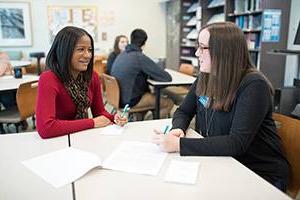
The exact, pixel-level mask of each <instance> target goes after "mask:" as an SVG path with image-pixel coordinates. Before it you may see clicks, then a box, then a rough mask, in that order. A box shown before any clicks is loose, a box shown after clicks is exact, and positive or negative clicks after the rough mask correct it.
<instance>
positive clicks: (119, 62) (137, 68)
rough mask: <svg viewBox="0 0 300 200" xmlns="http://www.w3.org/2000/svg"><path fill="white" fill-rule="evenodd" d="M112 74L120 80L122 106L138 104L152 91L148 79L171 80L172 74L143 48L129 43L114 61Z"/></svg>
mask: <svg viewBox="0 0 300 200" xmlns="http://www.w3.org/2000/svg"><path fill="white" fill-rule="evenodd" d="M111 74H112V76H114V77H116V78H117V80H118V81H119V85H120V89H121V103H120V104H121V105H120V106H121V107H123V106H124V105H126V104H127V103H128V104H129V106H130V107H132V106H134V105H136V104H137V103H138V102H139V100H140V99H141V98H142V96H143V95H144V94H145V93H146V92H148V91H150V90H149V85H148V83H147V79H148V78H150V79H153V80H155V81H171V80H172V77H171V75H170V74H169V73H168V72H166V71H164V69H162V68H160V67H159V66H158V65H157V64H156V63H155V62H153V61H152V60H151V59H150V58H149V57H147V56H146V55H145V54H143V53H142V51H141V49H140V48H138V47H137V46H135V45H133V44H129V45H127V47H126V50H125V51H124V52H122V53H121V54H119V55H118V56H117V58H116V60H115V62H114V63H113V66H112V70H111Z"/></svg>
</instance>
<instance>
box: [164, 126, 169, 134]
mask: <svg viewBox="0 0 300 200" xmlns="http://www.w3.org/2000/svg"><path fill="white" fill-rule="evenodd" d="M168 129H169V125H167V126H166V127H165V130H164V134H167V131H168Z"/></svg>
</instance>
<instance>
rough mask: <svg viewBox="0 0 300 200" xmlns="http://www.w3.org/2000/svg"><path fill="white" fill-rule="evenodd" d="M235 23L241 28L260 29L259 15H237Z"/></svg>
mask: <svg viewBox="0 0 300 200" xmlns="http://www.w3.org/2000/svg"><path fill="white" fill-rule="evenodd" d="M235 23H236V25H238V26H239V27H240V28H241V29H243V30H256V31H257V30H260V29H261V15H250V16H238V17H236V18H235Z"/></svg>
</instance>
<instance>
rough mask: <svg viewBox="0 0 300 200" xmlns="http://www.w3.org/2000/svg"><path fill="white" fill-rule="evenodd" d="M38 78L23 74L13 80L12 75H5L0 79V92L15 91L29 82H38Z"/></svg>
mask: <svg viewBox="0 0 300 200" xmlns="http://www.w3.org/2000/svg"><path fill="white" fill-rule="evenodd" d="M38 80H39V76H37V75H32V74H25V75H23V76H22V78H15V77H14V76H13V75H5V76H1V77H0V91H4V90H16V89H18V88H19V85H20V84H22V83H26V82H30V81H38Z"/></svg>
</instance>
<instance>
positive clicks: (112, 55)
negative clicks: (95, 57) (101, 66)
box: [106, 52, 119, 75]
mask: <svg viewBox="0 0 300 200" xmlns="http://www.w3.org/2000/svg"><path fill="white" fill-rule="evenodd" d="M118 55H119V54H116V53H115V52H111V53H110V54H109V56H108V58H107V63H106V74H108V75H110V74H111V68H112V65H113V64H114V61H115V59H116V58H117V56H118Z"/></svg>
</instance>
